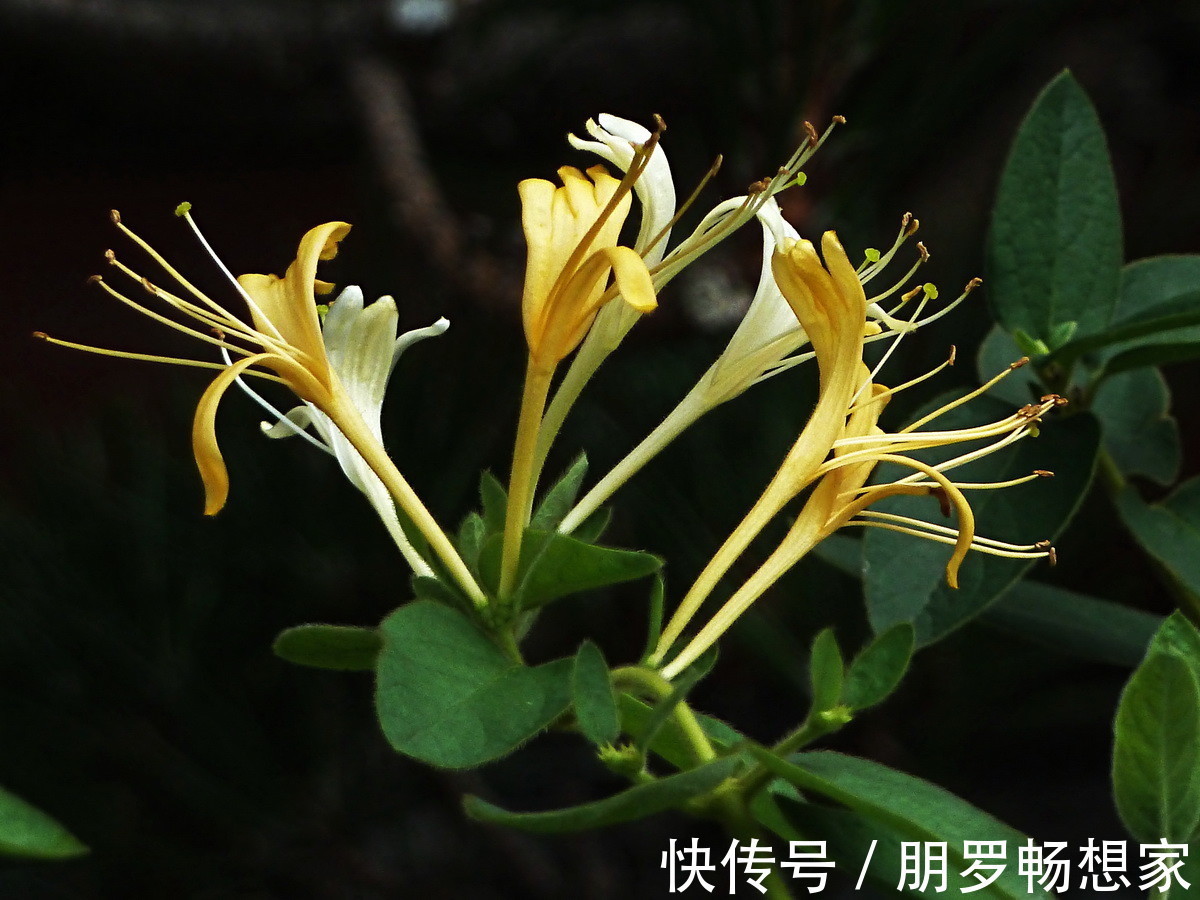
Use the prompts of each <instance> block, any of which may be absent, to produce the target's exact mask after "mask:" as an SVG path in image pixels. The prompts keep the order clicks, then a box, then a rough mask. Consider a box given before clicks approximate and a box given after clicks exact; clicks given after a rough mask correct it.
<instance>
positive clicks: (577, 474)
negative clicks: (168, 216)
mask: <svg viewBox="0 0 1200 900" xmlns="http://www.w3.org/2000/svg"><path fill="white" fill-rule="evenodd" d="M587 467H588V461H587V454H586V453H580V454H579V458H578V459H576V460H575V462H573V463H571V468H569V469H567V471H566V472H565V473H564V474H563V476H562V478H560V479H559V480H558V481H557V482H555V484H554V486H553V487H552V488H550V490H548V491H546V496H545V497H543V498H542V502H541V505H539V506H538V508H537V511H536V512H534V514H533V518H532V519H530V522H529V527H530V528H535V529H538V530H539V531H553V530H554V529H555V528H557V527H558V524H559V523H560V522H561V521H562V520H563V518H564V517H565V516H566V515H567V513H569V512H570V511H571V507H572V506H574V505H575V498H576V496H578V494H579V485H580V484H581V483H582V482H583V476H584V475H586V474H587Z"/></svg>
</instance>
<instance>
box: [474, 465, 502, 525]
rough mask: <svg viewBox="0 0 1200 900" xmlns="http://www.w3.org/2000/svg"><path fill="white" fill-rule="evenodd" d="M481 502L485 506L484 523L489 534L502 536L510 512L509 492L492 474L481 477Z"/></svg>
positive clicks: (483, 474) (484, 473) (485, 473)
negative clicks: (506, 515) (505, 520)
mask: <svg viewBox="0 0 1200 900" xmlns="http://www.w3.org/2000/svg"><path fill="white" fill-rule="evenodd" d="M479 501H480V503H482V504H483V521H484V524H485V525H486V526H487V533H488V534H489V535H491V534H502V533H503V532H504V517H505V514H506V513H507V510H508V491H506V490H505V489H504V485H502V484H501V483H500V482H499V481H498V480H497V478H496V476H495V475H493V474H492V473H491V472H483V473H482V474H481V475H480V476H479Z"/></svg>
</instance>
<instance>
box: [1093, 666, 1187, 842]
mask: <svg viewBox="0 0 1200 900" xmlns="http://www.w3.org/2000/svg"><path fill="white" fill-rule="evenodd" d="M1113 727H1114V731H1115V742H1114V744H1113V796H1114V797H1115V798H1116V801H1117V811H1118V812H1119V813H1120V814H1121V821H1122V822H1124V823H1125V827H1126V828H1128V829H1129V833H1130V834H1132V835H1133V836H1134V837H1135V838H1137V839H1138V840H1139V841H1142V842H1146V843H1149V842H1156V841H1159V840H1162V839H1163V838H1166V839H1167V840H1169V841H1172V842H1177V841H1187V840H1189V839H1191V838H1192V837H1193V836H1194V834H1195V832H1196V827H1197V824H1200V683H1197V680H1196V676H1195V675H1194V674H1193V673H1192V670H1191V668H1189V666H1188V664H1187V663H1186V662H1184V661H1183V660H1182V659H1179V658H1178V657H1177V656H1175V655H1174V654H1171V653H1165V652H1161V651H1159V650H1157V649H1156V648H1155V647H1153V646H1152V647H1151V649H1150V652H1149V654H1148V655H1147V657H1146V661H1145V662H1144V663H1142V665H1141V666H1140V667H1139V668H1138V669H1137V671H1135V672H1134V673H1133V677H1132V678H1131V679H1130V680H1129V684H1128V685H1126V687H1125V691H1124V693H1123V694H1122V695H1121V702H1120V705H1119V706H1118V707H1117V718H1116V722H1115V724H1114V726H1113Z"/></svg>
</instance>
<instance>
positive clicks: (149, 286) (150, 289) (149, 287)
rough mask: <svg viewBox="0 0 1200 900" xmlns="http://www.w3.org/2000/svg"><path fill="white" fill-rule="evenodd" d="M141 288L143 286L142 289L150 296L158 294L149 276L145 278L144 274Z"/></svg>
mask: <svg viewBox="0 0 1200 900" xmlns="http://www.w3.org/2000/svg"><path fill="white" fill-rule="evenodd" d="M142 288H143V289H144V290H145V291H146V293H147V294H149V295H150V296H151V297H157V296H158V288H157V287H155V286H154V283H153V282H152V281H151V280H150V279H149V278H146V277H145V276H142Z"/></svg>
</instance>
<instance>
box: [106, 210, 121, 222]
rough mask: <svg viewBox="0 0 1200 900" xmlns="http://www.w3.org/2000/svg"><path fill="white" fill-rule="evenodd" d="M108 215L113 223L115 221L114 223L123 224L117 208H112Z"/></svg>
mask: <svg viewBox="0 0 1200 900" xmlns="http://www.w3.org/2000/svg"><path fill="white" fill-rule="evenodd" d="M108 217H109V218H110V219H112V223H113V224H114V225H120V224H121V214H120V213H119V212H117V211H116V210H115V209H110V210H109V211H108Z"/></svg>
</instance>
